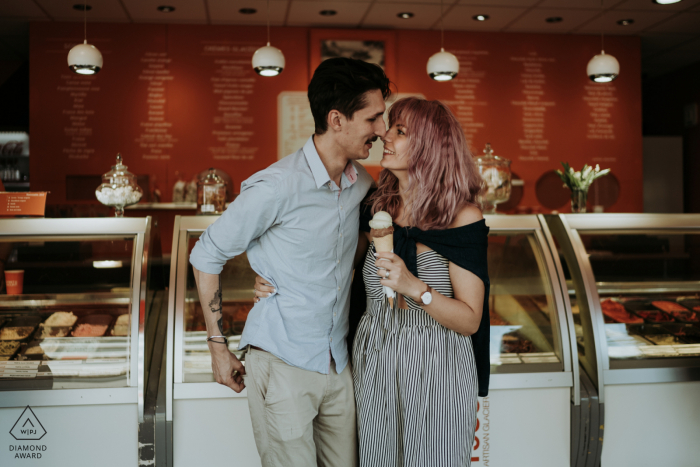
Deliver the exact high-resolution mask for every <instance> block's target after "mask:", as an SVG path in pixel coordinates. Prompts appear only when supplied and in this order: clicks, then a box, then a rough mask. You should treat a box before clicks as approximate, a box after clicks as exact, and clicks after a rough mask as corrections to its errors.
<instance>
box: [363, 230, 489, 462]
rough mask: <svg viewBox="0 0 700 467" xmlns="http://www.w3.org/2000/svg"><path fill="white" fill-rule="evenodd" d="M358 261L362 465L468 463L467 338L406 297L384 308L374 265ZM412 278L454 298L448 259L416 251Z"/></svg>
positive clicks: (471, 415) (472, 408)
mask: <svg viewBox="0 0 700 467" xmlns="http://www.w3.org/2000/svg"><path fill="white" fill-rule="evenodd" d="M374 252H375V249H374V243H372V244H371V245H370V248H369V249H368V252H367V258H366V260H365V266H364V268H363V271H362V272H363V277H364V280H365V288H366V291H367V310H366V311H365V313H364V315H363V316H362V319H361V321H360V324H359V327H358V329H357V335H356V336H355V340H354V342H353V377H354V383H355V400H356V403H357V425H358V434H359V449H360V466H361V467H376V466H381V467H389V466H416V467H419V466H420V467H422V466H430V467H461V466H469V465H470V463H471V451H472V445H473V443H474V430H475V427H476V410H477V393H478V387H477V386H478V383H477V375H476V366H475V363H474V353H473V350H472V343H471V337H467V336H463V335H461V334H458V333H456V332H454V331H451V330H449V329H447V328H445V327H444V326H442V325H440V324H439V323H438V322H437V321H435V320H434V319H433V318H431V317H430V315H428V313H426V312H425V311H423V309H422V308H421V307H420V306H419V305H418V304H416V302H415V301H413V300H412V299H410V298H408V297H405V300H406V304H407V305H408V309H401V308H398V307H397V306H396V303H397V302H398V300H395V301H394V303H395V306H394V309H392V308H390V307H389V302H388V300H386V299H385V297H384V293H383V288H382V285H381V283H380V282H379V276H378V275H377V267H376V266H375V265H374V262H375V257H374ZM417 261H418V277H419V279H421V280H422V281H423V282H425V283H426V284H428V285H430V286H431V287H432V288H433V289H434V290H437V291H438V292H440V293H441V294H443V295H445V296H447V297H452V296H453V295H452V284H451V283H450V275H449V261H448V260H447V259H446V258H444V257H443V256H441V255H439V254H438V253H436V252H435V251H433V250H428V251H425V252H423V253H420V254H418V257H417Z"/></svg>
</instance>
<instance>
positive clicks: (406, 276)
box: [374, 252, 425, 299]
mask: <svg viewBox="0 0 700 467" xmlns="http://www.w3.org/2000/svg"><path fill="white" fill-rule="evenodd" d="M374 256H376V257H377V260H376V261H375V262H374V264H375V266H377V268H378V270H377V275H378V276H379V277H380V280H379V282H380V283H381V284H382V285H383V286H385V287H390V288H391V289H393V290H395V291H396V292H397V293H400V294H401V295H405V296H407V297H411V298H413V299H417V298H419V296H420V294H421V293H423V291H424V290H425V283H424V282H423V281H422V280H420V279H418V278H417V277H416V276H414V275H413V273H411V271H409V270H408V268H407V267H406V263H404V261H403V260H402V259H401V257H400V256H399V255H397V254H394V253H390V252H379V253H375V254H374Z"/></svg>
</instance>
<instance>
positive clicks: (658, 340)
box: [644, 334, 685, 345]
mask: <svg viewBox="0 0 700 467" xmlns="http://www.w3.org/2000/svg"><path fill="white" fill-rule="evenodd" d="M644 337H645V338H646V339H647V340H650V341H651V342H653V343H654V344H656V345H676V344H684V343H685V342H683V341H682V340H681V339H680V338H678V337H676V336H674V335H672V334H651V335H647V336H644Z"/></svg>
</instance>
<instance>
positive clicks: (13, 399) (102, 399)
mask: <svg viewBox="0 0 700 467" xmlns="http://www.w3.org/2000/svg"><path fill="white" fill-rule="evenodd" d="M102 404H134V406H136V405H137V404H138V388H136V387H131V388H98V389H95V388H89V389H52V390H50V391H2V392H0V407H2V408H4V407H24V406H27V405H30V406H34V407H49V406H53V405H102Z"/></svg>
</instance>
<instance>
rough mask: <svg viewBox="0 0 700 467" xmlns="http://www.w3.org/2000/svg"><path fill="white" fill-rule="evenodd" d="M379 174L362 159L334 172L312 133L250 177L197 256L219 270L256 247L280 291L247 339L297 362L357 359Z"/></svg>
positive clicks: (324, 364) (249, 326)
mask: <svg viewBox="0 0 700 467" xmlns="http://www.w3.org/2000/svg"><path fill="white" fill-rule="evenodd" d="M371 185H372V177H370V175H369V174H368V173H367V171H366V170H365V169H364V167H362V165H360V164H359V163H357V162H351V163H349V164H348V166H347V167H346V169H345V171H344V172H343V174H342V176H341V186H340V187H338V186H337V185H336V184H335V183H334V182H333V181H331V179H330V177H329V175H328V171H327V170H326V168H325V167H324V165H323V163H322V162H321V158H320V157H319V155H318V152H317V151H316V147H315V146H314V141H313V137H311V138H309V140H308V141H307V142H306V144H305V145H304V147H303V148H302V149H300V150H299V151H297V152H296V153H294V154H291V155H289V156H287V157H285V158H284V159H282V160H280V161H278V162H276V163H275V164H272V165H271V166H270V167H268V168H267V169H265V170H262V171H260V172H258V173H256V174H255V175H253V176H252V177H250V178H249V179H248V180H246V181H245V182H243V183H242V184H241V194H240V195H239V196H238V197H237V198H236V200H235V201H234V202H233V203H231V205H230V206H229V208H228V209H227V210H226V212H224V214H223V215H222V216H221V218H219V219H217V221H216V222H214V223H213V224H212V225H210V226H209V228H207V230H206V231H205V232H204V233H203V234H202V236H201V237H200V239H199V241H198V242H197V244H196V245H195V247H194V249H193V250H192V254H191V255H190V263H192V265H193V266H194V267H195V268H197V269H198V270H200V271H202V272H206V273H209V274H220V273H221V271H222V269H223V266H224V264H225V263H226V261H228V260H229V259H231V258H233V257H235V256H238V255H240V254H241V253H243V252H247V255H248V260H249V261H250V265H251V267H252V268H253V270H254V271H255V272H256V273H258V274H259V275H260V276H262V277H264V278H265V279H267V280H268V281H269V282H270V283H271V284H272V285H274V287H275V290H276V293H274V294H273V295H272V296H271V297H268V298H265V299H262V300H260V301H259V302H258V303H257V304H255V306H254V307H253V309H252V310H251V311H250V314H249V315H248V320H247V321H246V325H245V329H244V331H243V335H242V336H241V343H240V347H239V348H243V347H245V346H246V345H248V344H250V345H254V346H256V347H260V348H262V349H265V350H266V351H268V352H270V353H272V354H273V355H275V356H277V357H279V358H281V359H282V360H284V361H285V362H287V363H289V364H290V365H294V366H296V367H299V368H303V369H305V370H311V371H317V372H319V373H324V374H327V373H328V372H329V370H330V358H331V356H332V357H333V359H334V360H335V362H336V370H337V371H338V373H340V372H342V371H343V369H344V368H345V366H346V365H347V364H348V351H347V345H346V342H345V339H346V337H347V335H348V312H349V307H350V282H351V279H352V270H353V258H354V255H355V250H356V248H357V238H358V233H359V229H360V225H359V217H360V216H359V205H360V202H361V201H362V199H363V198H364V197H365V195H366V194H367V191H368V190H369V188H370V186H371Z"/></svg>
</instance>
